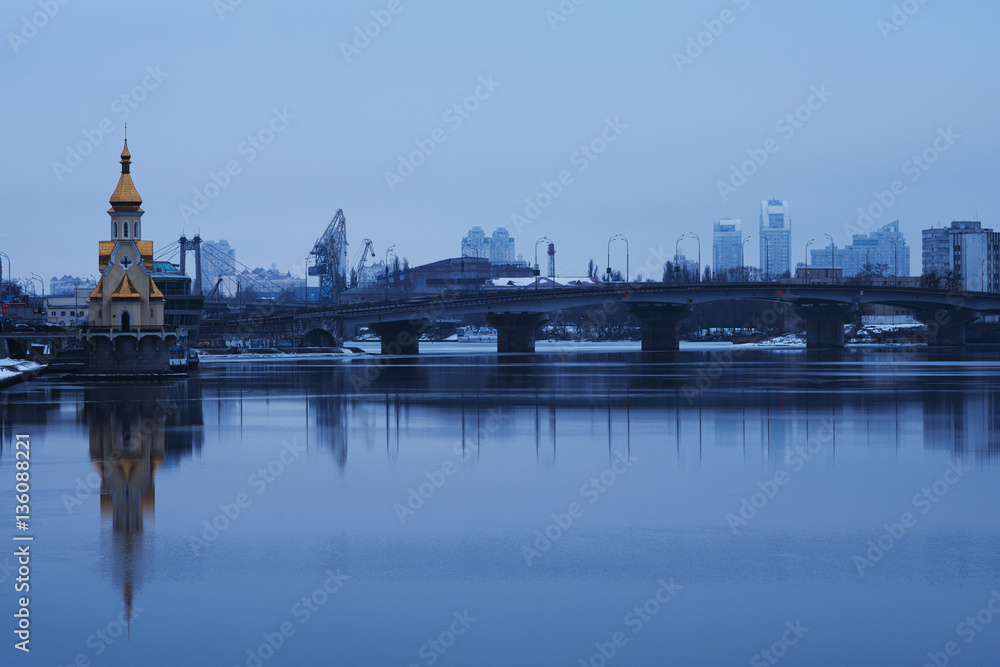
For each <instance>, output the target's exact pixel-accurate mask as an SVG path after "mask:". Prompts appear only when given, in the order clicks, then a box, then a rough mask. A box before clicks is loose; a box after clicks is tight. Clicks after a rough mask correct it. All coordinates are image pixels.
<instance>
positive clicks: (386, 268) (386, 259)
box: [385, 244, 399, 301]
mask: <svg viewBox="0 0 1000 667" xmlns="http://www.w3.org/2000/svg"><path fill="white" fill-rule="evenodd" d="M395 247H396V245H395V244H393V245H391V246H389V247H388V248H386V249H385V300H386V301H388V300H389V253H392V254H393V255H396V252H395V251H394V250H393V248H395ZM396 257H397V258H398V257H399V256H398V255H396Z"/></svg>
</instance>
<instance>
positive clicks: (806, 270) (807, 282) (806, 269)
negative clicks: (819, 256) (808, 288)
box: [803, 239, 816, 285]
mask: <svg viewBox="0 0 1000 667" xmlns="http://www.w3.org/2000/svg"><path fill="white" fill-rule="evenodd" d="M815 242H816V239H809V242H808V243H806V258H805V259H806V265H805V268H804V269H803V273H804V274H805V278H806V284H807V285H808V284H809V246H811V245H812V244H813V243H815Z"/></svg>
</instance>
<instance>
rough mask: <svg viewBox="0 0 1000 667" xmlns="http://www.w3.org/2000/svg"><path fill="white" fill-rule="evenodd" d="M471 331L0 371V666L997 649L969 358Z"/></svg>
mask: <svg viewBox="0 0 1000 667" xmlns="http://www.w3.org/2000/svg"><path fill="white" fill-rule="evenodd" d="M488 349H489V347H488V346H476V345H464V346H463V345H451V346H447V345H444V346H440V345H439V346H431V345H425V346H423V350H422V354H421V356H420V357H419V358H418V359H390V360H380V359H378V358H374V357H368V358H359V357H355V358H352V359H305V360H299V361H295V362H280V363H279V362H272V361H255V362H228V363H211V364H209V363H206V364H203V365H202V368H201V370H200V371H198V372H197V373H196V374H192V375H191V377H190V378H188V379H182V380H174V381H171V382H165V383H162V384H140V385H128V386H107V385H80V384H75V383H72V382H70V381H68V380H66V379H62V378H58V377H51V376H50V377H44V378H40V379H37V380H35V381H33V382H31V383H29V384H24V385H21V386H18V387H14V388H11V389H8V390H6V391H5V392H3V393H2V394H0V400H2V401H3V424H2V427H3V450H2V456H0V480H2V481H0V490H2V491H3V493H2V504H0V521H3V523H4V525H7V526H11V527H13V524H14V491H13V480H14V472H15V471H14V455H13V450H12V441H13V439H14V436H15V435H16V434H18V433H28V434H30V436H31V442H32V469H31V471H32V524H31V534H32V535H34V537H35V541H34V542H33V544H32V550H33V559H32V564H31V565H32V572H31V592H30V594H31V614H32V630H33V633H32V640H31V647H32V652H31V654H30V656H25V655H23V654H22V653H21V652H19V651H15V650H14V649H13V646H12V645H13V642H14V639H13V637H12V634H11V632H10V630H11V629H12V628H13V624H12V622H11V621H10V620H9V619H10V618H11V617H10V616H9V615H8V613H11V612H13V611H14V609H15V604H16V603H15V594H14V592H13V583H14V581H13V578H14V576H15V575H14V574H13V573H12V571H11V570H10V563H11V562H12V556H11V555H10V554H12V552H13V547H12V546H10V545H12V544H13V542H11V541H9V540H10V538H9V537H8V538H7V539H8V545H9V546H8V547H5V548H4V549H3V551H2V552H0V563H2V564H3V565H4V568H3V569H2V570H0V579H2V580H3V584H2V586H3V591H4V593H3V596H2V600H3V601H4V606H5V609H4V611H3V613H4V615H5V616H6V617H7V618H8V621H7V623H6V626H7V627H8V630H6V631H5V632H4V636H6V637H7V639H6V645H5V646H4V647H3V649H2V655H3V656H4V657H3V664H12V665H13V664H31V665H34V664H38V665H70V664H80V665H85V664H93V665H102V664H107V665H225V666H228V665H247V666H249V667H253V666H255V665H256V666H260V665H363V666H367V665H401V666H403V667H406V666H408V665H432V664H438V665H505V666H506V665H546V666H547V665H567V666H570V665H593V666H595V667H599V666H601V665H605V664H608V665H746V664H750V665H768V664H775V663H776V662H780V663H781V664H787V665H924V664H933V663H932V662H931V660H932V657H931V656H933V657H934V659H937V660H938V661H939V663H938V664H944V663H943V662H940V661H941V660H943V659H945V658H947V660H948V664H952V665H995V664H998V656H1000V613H994V611H992V610H991V609H990V606H991V605H992V609H993V610H996V611H997V612H1000V593H996V591H998V590H1000V520H998V517H997V511H998V508H1000V466H998V454H1000V382H998V379H997V376H998V370H1000V354H998V353H997V352H970V353H969V354H967V355H964V356H958V357H955V356H935V355H933V354H931V355H930V356H929V355H928V353H927V352H926V351H923V350H921V351H919V352H917V353H915V354H914V353H912V352H910V353H907V352H905V351H896V352H893V351H884V350H874V349H871V350H850V351H847V352H844V353H837V354H832V355H827V356H822V355H815V354H812V353H807V352H806V351H804V350H763V351H750V352H746V353H743V354H741V355H738V356H737V357H736V358H735V359H732V358H729V357H722V358H718V357H715V356H713V353H714V352H718V350H714V351H713V349H711V348H701V349H687V350H684V351H682V352H680V353H676V354H642V353H639V352H636V351H634V349H633V348H625V347H614V346H609V347H605V348H596V347H587V348H580V347H573V346H563V347H559V346H555V345H548V346H545V345H540V347H539V353H538V354H536V355H528V356H502V357H498V356H497V355H496V354H495V353H490V352H488ZM7 533H8V534H9V535H11V534H13V533H14V530H13V528H10V529H8V531H7ZM5 558H6V560H4V559H5ZM994 596H996V597H995V598H994ZM991 600H992V601H991ZM969 617H971V618H969ZM949 642H953V644H952V645H950V646H949ZM946 650H951V651H952V654H953V655H951V656H946V655H945V653H944V652H945V651H946ZM762 651H767V653H766V654H765V653H762ZM928 654H931V656H929V655H928Z"/></svg>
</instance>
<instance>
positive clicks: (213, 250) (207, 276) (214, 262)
mask: <svg viewBox="0 0 1000 667" xmlns="http://www.w3.org/2000/svg"><path fill="white" fill-rule="evenodd" d="M236 273H237V271H236V249H235V248H233V247H232V246H230V245H229V241H227V240H226V239H222V240H220V241H202V242H201V284H202V289H204V290H205V292H206V293H207V292H209V291H210V290H211V289H212V288H213V287H215V283H216V282H217V281H218V280H219V278H221V277H222V276H235V275H236Z"/></svg>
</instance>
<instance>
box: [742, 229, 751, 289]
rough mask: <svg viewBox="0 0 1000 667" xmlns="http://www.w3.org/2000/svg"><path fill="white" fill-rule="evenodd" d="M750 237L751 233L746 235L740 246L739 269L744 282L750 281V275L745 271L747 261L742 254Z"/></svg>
mask: <svg viewBox="0 0 1000 667" xmlns="http://www.w3.org/2000/svg"><path fill="white" fill-rule="evenodd" d="M752 237H753V234H750V235H748V236H747V237H746V238H745V239H743V244H742V245H741V246H740V269H742V270H743V279H744V280H745V281H746V282H750V276H749V274H748V273H747V263H746V260H745V259H744V254H745V253H746V249H747V241H749V240H750V239H751V238H752Z"/></svg>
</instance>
